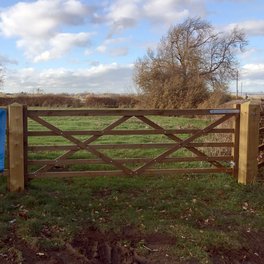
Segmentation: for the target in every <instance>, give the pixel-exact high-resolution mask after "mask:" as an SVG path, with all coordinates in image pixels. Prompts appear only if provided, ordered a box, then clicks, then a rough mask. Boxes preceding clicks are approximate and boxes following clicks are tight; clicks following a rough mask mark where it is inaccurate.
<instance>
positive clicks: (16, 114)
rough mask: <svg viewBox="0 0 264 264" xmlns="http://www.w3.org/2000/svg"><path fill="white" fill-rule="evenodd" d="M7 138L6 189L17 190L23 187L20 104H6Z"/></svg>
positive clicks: (22, 138)
mask: <svg viewBox="0 0 264 264" xmlns="http://www.w3.org/2000/svg"><path fill="white" fill-rule="evenodd" d="M8 138H9V141H8V152H9V177H8V190H9V191H10V192H19V191H23V190H24V187H25V178H24V176H25V175H24V126H23V106H22V105H20V104H16V103H15V104H12V105H9V106H8Z"/></svg>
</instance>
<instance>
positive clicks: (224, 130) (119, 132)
mask: <svg viewBox="0 0 264 264" xmlns="http://www.w3.org/2000/svg"><path fill="white" fill-rule="evenodd" d="M199 131H200V129H155V130H154V129H153V130H151V129H144V130H139V129H137V130H125V129H122V130H110V131H105V132H104V131H101V130H86V131H85V130H83V131H77V130H68V131H67V130H66V131H63V133H64V134H66V135H79V136H81V135H96V136H100V135H155V134H165V135H166V134H194V133H197V132H199ZM234 132H235V130H234V129H232V128H215V129H212V131H210V132H209V133H208V134H214V133H230V134H231V133H234ZM27 135H28V136H34V137H40V136H61V135H58V134H57V133H55V132H54V131H28V132H27Z"/></svg>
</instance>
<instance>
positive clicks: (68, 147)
mask: <svg viewBox="0 0 264 264" xmlns="http://www.w3.org/2000/svg"><path fill="white" fill-rule="evenodd" d="M175 145H176V143H142V144H121V143H120V144H91V145H89V146H92V147H93V148H95V149H141V148H146V149H150V148H168V147H173V146H175ZM184 147H195V148H201V147H203V148H209V147H211V148H224V147H229V148H231V147H234V143H233V142H203V143H198V142H197V143H196V142H194V143H193V142H191V143H187V144H186V145H185V146H184ZM81 149H84V150H85V149H86V146H85V147H84V148H82V147H79V146H76V145H57V146H42V145H35V146H33V145H32V146H28V151H34V152H36V151H63V150H76V151H78V150H81Z"/></svg>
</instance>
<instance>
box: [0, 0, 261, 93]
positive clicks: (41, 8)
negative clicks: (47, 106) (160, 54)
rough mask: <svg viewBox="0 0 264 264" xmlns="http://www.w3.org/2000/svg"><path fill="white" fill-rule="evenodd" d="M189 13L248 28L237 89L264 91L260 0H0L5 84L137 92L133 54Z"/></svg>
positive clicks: (7, 87) (220, 25)
mask: <svg viewBox="0 0 264 264" xmlns="http://www.w3.org/2000/svg"><path fill="white" fill-rule="evenodd" d="M188 17H201V18H202V19H206V20H207V21H208V22H210V23H211V24H212V25H213V26H214V27H215V28H216V30H218V31H228V30H231V29H232V28H234V27H235V26H238V27H239V28H241V29H242V30H244V31H245V33H246V35H247V39H248V42H249V44H248V46H247V47H246V50H245V52H244V53H243V54H240V55H238V59H239V89H240V88H241V87H242V90H243V92H262V91H263V92H264V1H263V0H229V1H227V0H101V1H100V0H97V1H96V0H35V1H33V0H24V1H16V0H0V43H1V48H0V64H1V65H2V67H3V72H4V84H3V85H2V87H1V88H0V89H1V90H2V91H3V92H6V93H17V92H27V93H32V92H37V91H43V92H45V93H84V92H86V93H133V92H135V91H136V88H135V85H134V83H133V65H134V63H135V61H136V60H137V59H138V58H140V57H143V56H144V54H146V51H147V49H148V48H153V49H155V47H156V46H157V44H158V43H159V41H160V39H161V37H162V36H165V35H166V33H167V31H168V29H169V28H170V26H172V25H177V24H178V23H181V22H182V21H183V20H185V19H186V18H188ZM229 87H230V91H231V92H233V91H235V82H231V83H230V86H229Z"/></svg>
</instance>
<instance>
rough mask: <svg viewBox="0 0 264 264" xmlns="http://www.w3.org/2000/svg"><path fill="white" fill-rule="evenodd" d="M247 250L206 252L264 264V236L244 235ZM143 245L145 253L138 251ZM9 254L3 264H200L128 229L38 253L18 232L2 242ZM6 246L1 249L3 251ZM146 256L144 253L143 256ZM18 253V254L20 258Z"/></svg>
mask: <svg viewBox="0 0 264 264" xmlns="http://www.w3.org/2000/svg"><path fill="white" fill-rule="evenodd" d="M241 240H243V241H244V245H245V247H243V248H241V249H237V250H228V249H226V248H224V247H223V248H209V249H207V250H206V251H207V252H208V255H209V256H210V260H211V263H213V264H230V263H234V264H238V263H247V264H263V263H264V262H263V260H264V232H258V233H256V232H250V233H248V232H245V233H244V234H241ZM141 241H144V242H142V245H141V246H142V247H143V249H144V250H143V251H142V252H141V253H139V252H140V250H139V249H138V247H139V245H140V243H141ZM3 243H4V245H5V246H7V245H8V246H9V247H10V251H8V252H7V253H4V254H0V263H1V264H13V263H26V264H31V263H36V264H66V263H67V264H68V263H70V264H150V263H153V264H159V263H160V264H166V263H168V264H169V263H172V264H173V263H175V264H177V263H186V264H187V263H188V264H191V263H192V264H195V263H200V262H199V261H198V260H197V259H195V258H192V259H189V260H188V261H185V262H181V261H180V256H179V258H178V259H175V257H174V258H172V257H170V256H169V255H168V254H166V249H168V247H170V246H173V245H176V243H177V241H176V239H175V238H173V237H170V236H169V235H166V234H161V233H155V234H150V235H145V236H143V235H142V234H140V233H138V232H136V231H135V229H133V228H130V227H127V228H125V229H124V230H123V231H122V233H121V234H115V233H114V232H107V233H104V232H101V231H99V230H97V229H96V228H92V227H91V228H88V229H87V230H83V231H82V232H80V233H79V234H78V235H76V236H75V238H74V239H73V240H72V241H71V243H67V244H66V245H65V247H64V248H63V249H60V250H57V251H54V250H51V251H43V252H39V251H38V250H37V249H34V248H33V247H30V246H29V245H28V244H27V243H26V242H25V241H24V240H23V239H19V238H18V237H17V236H16V234H15V230H13V232H11V234H10V235H9V236H7V237H6V239H5V240H4V241H3ZM1 246H3V244H2V245H0V247H1ZM143 252H144V253H143ZM18 253H19V254H18Z"/></svg>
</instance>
